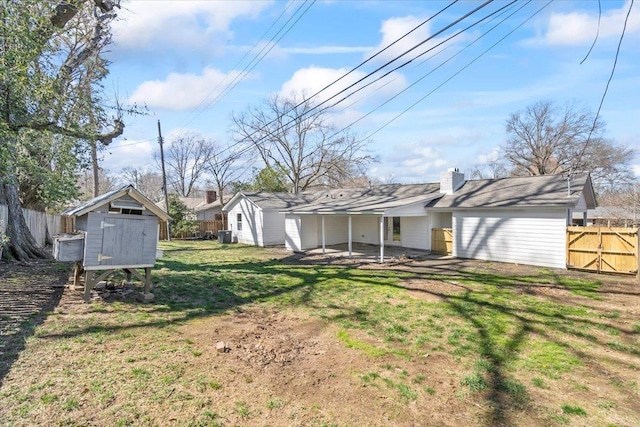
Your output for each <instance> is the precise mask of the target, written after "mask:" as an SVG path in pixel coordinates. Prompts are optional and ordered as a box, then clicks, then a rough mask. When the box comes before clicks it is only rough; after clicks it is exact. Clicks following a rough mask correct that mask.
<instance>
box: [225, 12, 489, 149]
mask: <svg viewBox="0 0 640 427" xmlns="http://www.w3.org/2000/svg"><path fill="white" fill-rule="evenodd" d="M457 2H458V0H455V1H453V2H452V3H450V4H449V5H447V6H446V7H444V8H443V9H441V10H439V11H438V12H436V13H435V14H434V15H432V16H431V17H429V18H428V19H426V20H425V21H423V22H422V23H420V24H419V25H417V26H416V27H414V28H413V29H412V30H410V31H409V32H407V33H406V34H404V35H403V36H401V37H400V38H398V39H397V40H395V41H394V42H392V43H390V44H389V45H388V46H386V47H385V48H383V49H381V50H380V51H379V52H377V53H375V54H374V55H372V56H371V57H369V58H367V59H366V60H364V61H362V62H361V63H360V64H358V65H357V66H355V67H354V68H352V69H351V70H349V71H348V72H347V73H345V74H344V75H342V76H340V77H339V78H338V79H336V80H334V81H333V82H331V83H329V84H328V85H326V86H325V87H324V88H322V89H320V90H319V91H317V92H316V93H315V94H313V95H311V96H310V97H308V98H307V99H306V100H303V101H302V102H300V103H298V104H297V105H295V106H293V107H291V108H290V109H289V110H288V111H286V112H284V113H283V114H282V115H284V114H288V113H290V112H291V111H294V110H295V109H296V108H298V107H300V106H302V105H303V104H304V103H305V102H307V101H308V100H310V99H313V98H314V97H316V96H317V95H319V94H320V93H322V92H323V91H325V90H327V89H328V88H329V87H331V86H333V85H334V84H336V83H337V82H339V81H340V80H342V79H343V78H345V77H346V76H348V75H349V74H351V73H353V72H354V71H355V70H357V69H358V68H360V67H362V66H363V65H364V64H366V63H368V62H370V61H371V60H373V59H374V58H375V57H377V56H379V55H380V54H382V53H383V52H384V51H386V50H388V49H389V48H390V47H392V46H393V45H395V44H396V43H398V42H399V41H400V40H402V39H404V38H405V37H407V36H408V35H409V34H411V33H413V32H414V31H416V30H417V29H418V28H420V27H421V26H423V25H424V24H426V23H427V22H429V21H431V20H432V19H434V18H435V17H437V16H438V15H440V14H441V13H443V12H444V11H445V10H447V9H448V8H449V7H451V6H452V5H453V4H455V3H457ZM492 2H493V0H487V1H486V2H485V3H483V4H482V5H480V6H478V7H476V8H475V9H473V10H472V11H470V12H467V13H466V14H465V15H463V16H462V17H461V18H459V19H457V20H456V21H454V22H453V23H451V24H448V25H447V26H445V27H444V28H442V29H441V30H439V31H437V32H436V33H434V34H433V35H431V36H430V37H428V38H427V39H425V40H423V41H422V42H420V43H418V44H417V45H415V46H413V47H412V48H410V49H408V50H406V51H404V52H403V53H401V54H400V55H397V56H396V57H395V58H393V59H392V60H390V61H388V62H387V63H385V64H384V65H382V66H380V67H378V68H377V69H376V70H374V71H372V72H370V73H368V74H366V75H365V76H364V77H363V78H361V79H360V80H358V81H357V82H355V83H354V84H352V85H349V86H348V87H347V88H346V89H343V90H342V91H340V92H338V93H337V94H335V95H334V96H332V97H330V98H329V99H327V100H325V101H324V102H322V103H320V104H318V105H316V106H314V107H313V108H312V109H310V110H308V111H306V112H305V113H304V114H309V113H310V112H311V111H312V110H314V109H317V108H319V107H320V106H321V105H323V104H324V103H326V102H327V101H329V100H331V99H333V98H334V97H336V96H338V95H340V94H341V93H343V92H344V91H345V90H348V89H349V88H351V87H353V86H354V85H356V84H358V83H359V82H361V81H363V80H364V79H366V78H368V77H370V76H372V75H373V74H375V73H376V72H378V71H380V70H381V69H382V68H384V67H386V66H387V65H389V64H391V63H393V62H395V61H397V60H398V59H400V58H402V57H403V56H405V55H407V54H408V53H410V52H412V51H413V50H415V49H417V48H418V47H420V46H422V45H424V44H425V43H427V42H428V41H429V40H432V39H433V38H434V37H436V36H438V35H440V34H441V33H443V32H444V31H446V30H447V29H449V28H451V27H452V26H454V25H455V24H457V23H459V22H461V21H462V20H464V19H466V18H468V17H469V16H471V15H472V14H474V13H476V12H477V11H478V10H480V9H482V8H484V7H486V6H487V5H488V4H490V3H492ZM405 65H406V64H405ZM298 118H300V117H296V118H294V119H292V120H291V121H289V122H288V123H286V124H285V125H284V126H288V125H290V124H291V123H293V122H295V120H297V119H298ZM279 119H280V117H277V118H275V119H273V120H271V121H270V122H269V123H267V124H265V125H264V126H262V127H261V128H260V129H257V130H255V131H254V132H252V133H251V134H250V135H247V136H246V137H245V138H243V140H241V141H238V142H236V143H234V144H231V145H230V146H229V147H227V150H229V149H231V148H233V147H235V146H238V145H240V144H242V143H244V142H245V141H246V139H248V138H251V137H252V136H254V135H256V134H257V133H258V132H260V131H263V130H264V129H266V128H267V127H268V126H270V125H272V124H273V123H275V122H276V121H277V120H279ZM259 142H260V141H256V142H253V141H249V144H250V145H249V146H248V147H246V148H245V149H242V150H241V151H246V150H248V149H250V148H251V147H252V146H253V145H255V144H257V143H259Z"/></svg>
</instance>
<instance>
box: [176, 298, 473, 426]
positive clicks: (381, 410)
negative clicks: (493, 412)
mask: <svg viewBox="0 0 640 427" xmlns="http://www.w3.org/2000/svg"><path fill="white" fill-rule="evenodd" d="M180 332H181V333H182V334H184V336H185V337H187V339H190V340H193V342H194V344H195V345H199V346H200V347H202V348H205V349H206V352H207V355H206V357H202V358H200V360H199V362H201V363H199V365H200V366H197V367H195V368H196V369H198V370H204V369H207V368H206V367H207V366H208V369H209V370H210V371H212V372H213V373H214V376H215V378H216V381H219V382H220V383H222V384H225V386H224V389H223V394H224V398H225V399H226V400H227V402H229V401H232V402H239V401H244V402H251V404H250V405H251V407H252V409H253V410H254V413H253V414H252V416H251V419H246V418H245V419H243V418H242V417H241V416H239V415H238V414H234V413H228V412H227V413H226V415H225V419H224V421H225V425H226V423H227V422H228V423H229V425H237V424H240V425H265V424H266V425H291V426H299V425H300V426H302V425H333V424H332V423H333V422H337V423H338V425H356V426H388V425H404V426H425V425H444V426H449V425H450V426H455V425H462V424H468V423H469V419H467V418H466V417H468V411H467V410H462V408H463V407H464V406H466V403H465V402H463V401H460V400H458V399H451V398H443V396H452V395H453V394H455V391H456V390H458V389H459V387H460V386H459V385H458V384H457V379H455V377H454V376H452V375H450V374H448V373H447V372H446V371H442V370H441V369H440V368H439V366H441V364H443V363H444V364H446V363H451V362H452V360H451V357H450V356H449V355H447V354H431V355H424V357H423V358H421V359H419V360H416V361H414V362H410V361H407V360H403V361H402V369H400V368H398V367H397V360H396V359H395V358H394V357H381V358H375V359H372V358H371V357H367V356H366V355H365V354H363V353H362V352H361V351H357V350H353V349H349V348H346V347H345V345H344V343H343V342H341V341H339V340H338V339H337V332H338V331H337V329H336V328H335V327H334V326H332V325H330V324H329V323H326V322H323V321H320V320H317V319H313V318H310V317H308V316H307V315H305V314H304V313H296V314H292V313H286V314H285V313H281V312H273V311H265V310H262V309H252V310H248V311H243V312H241V313H238V314H234V315H233V316H225V317H221V318H209V319H206V320H205V319H203V320H199V321H197V322H193V323H190V324H189V325H185V326H184V327H181V328H180ZM359 338H361V339H366V336H361V337H359ZM220 341H223V342H224V343H225V344H226V345H227V346H228V347H229V351H228V352H222V353H219V352H217V351H216V349H215V345H216V343H217V342H220ZM205 365H206V366H205ZM371 372H381V373H380V375H381V376H382V377H384V378H386V379H387V380H388V381H387V384H389V383H390V382H393V381H394V380H396V379H397V377H398V376H402V375H406V373H407V372H410V373H412V375H419V376H420V378H424V381H425V382H426V383H428V384H430V386H431V387H433V390H436V389H437V390H438V392H437V395H434V396H430V397H429V398H428V399H426V401H420V402H409V401H407V402H405V403H398V401H397V394H398V390H396V389H393V388H390V387H389V386H388V385H385V382H384V381H383V380H381V381H374V382H367V381H366V377H367V375H368V374H370V373H371ZM403 372H404V374H403ZM280 405H282V407H275V406H280ZM427 407H428V408H430V409H429V411H426V410H425V408H427ZM265 408H266V409H265ZM217 410H218V411H220V412H221V413H223V411H224V409H223V407H219V408H217ZM461 414H465V415H461ZM323 423H324V424H323Z"/></svg>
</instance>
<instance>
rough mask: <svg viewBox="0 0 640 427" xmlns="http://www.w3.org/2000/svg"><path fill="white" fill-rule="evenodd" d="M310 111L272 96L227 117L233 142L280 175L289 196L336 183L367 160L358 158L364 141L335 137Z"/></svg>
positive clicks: (299, 101)
mask: <svg viewBox="0 0 640 427" xmlns="http://www.w3.org/2000/svg"><path fill="white" fill-rule="evenodd" d="M313 107H314V106H313V103H312V102H311V101H310V100H308V99H305V98H304V96H298V95H296V94H292V95H291V97H290V98H283V97H280V96H277V95H276V96H273V97H271V98H269V99H267V100H265V101H264V102H263V104H262V105H260V106H258V107H249V108H248V109H246V110H245V111H243V112H241V113H239V114H234V115H233V117H232V119H233V123H234V131H235V137H236V140H237V141H239V142H248V143H250V144H252V145H253V147H254V148H255V150H256V152H257V153H258V154H259V155H260V158H261V159H262V161H263V162H264V163H265V165H266V166H267V167H269V168H271V169H272V170H285V171H286V173H287V178H288V179H289V181H290V182H291V186H292V191H293V192H294V193H298V192H300V191H304V190H306V189H308V188H310V187H312V186H314V185H323V184H324V182H323V179H328V178H329V177H331V178H332V179H331V181H332V183H333V182H339V181H340V180H341V178H342V177H345V178H347V177H349V176H350V173H351V170H352V169H353V168H358V167H363V166H364V165H366V164H368V163H369V162H371V161H372V160H373V159H372V157H371V156H369V155H367V154H365V153H364V149H365V147H366V145H367V144H368V141H361V140H359V139H358V138H356V137H355V135H352V134H350V133H348V132H347V133H342V134H340V135H336V134H335V130H334V127H333V126H332V125H331V124H330V123H329V121H328V117H327V115H326V114H322V113H318V112H317V111H313V109H314V108H313Z"/></svg>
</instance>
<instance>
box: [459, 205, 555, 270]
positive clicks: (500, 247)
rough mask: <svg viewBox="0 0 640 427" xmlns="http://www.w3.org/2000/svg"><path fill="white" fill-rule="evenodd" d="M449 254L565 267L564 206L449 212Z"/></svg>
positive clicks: (460, 256)
mask: <svg viewBox="0 0 640 427" xmlns="http://www.w3.org/2000/svg"><path fill="white" fill-rule="evenodd" d="M453 236H454V244H453V255H454V256H456V257H459V258H476V259H484V260H490V261H499V262H512V263H519V264H528V265H539V266H543V267H555V268H566V246H565V245H566V242H565V239H566V209H553V210H549V211H546V212H544V211H531V210H529V211H524V210H522V211H518V210H504V211H491V212H484V211H465V212H464V213H463V212H454V213H453Z"/></svg>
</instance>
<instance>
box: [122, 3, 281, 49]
mask: <svg viewBox="0 0 640 427" xmlns="http://www.w3.org/2000/svg"><path fill="white" fill-rule="evenodd" d="M271 3H273V2H272V1H260V2H257V1H240V0H237V1H224V2H223V1H175V0H174V1H155V2H147V1H129V2H126V3H124V4H123V11H122V12H121V13H120V17H121V18H122V19H120V20H118V21H117V22H116V23H115V24H114V26H113V31H114V41H115V43H116V46H118V47H121V48H126V49H138V48H146V47H151V46H152V47H154V48H155V49H157V50H158V51H159V50H160V49H162V48H164V47H166V46H184V47H197V46H202V45H203V44H207V42H208V40H209V36H210V35H211V34H215V33H217V34H225V35H227V36H229V37H230V36H231V34H230V32H229V26H230V24H231V22H232V21H233V20H234V19H236V18H239V17H248V18H255V17H256V16H258V15H259V14H260V12H262V11H263V10H264V9H265V8H267V7H268V6H269V5H270V4H271Z"/></svg>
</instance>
